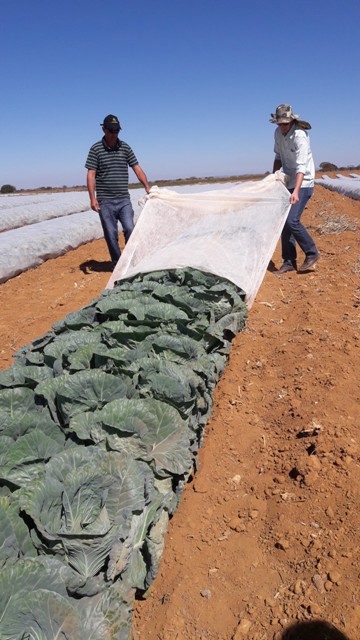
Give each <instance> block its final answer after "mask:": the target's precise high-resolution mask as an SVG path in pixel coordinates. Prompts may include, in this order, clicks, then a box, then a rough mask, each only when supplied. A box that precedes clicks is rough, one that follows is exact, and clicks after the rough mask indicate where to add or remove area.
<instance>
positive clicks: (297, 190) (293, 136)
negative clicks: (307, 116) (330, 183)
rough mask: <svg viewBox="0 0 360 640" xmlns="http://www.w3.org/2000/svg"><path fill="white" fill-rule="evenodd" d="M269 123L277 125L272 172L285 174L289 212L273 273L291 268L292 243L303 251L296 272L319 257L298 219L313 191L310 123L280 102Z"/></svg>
mask: <svg viewBox="0 0 360 640" xmlns="http://www.w3.org/2000/svg"><path fill="white" fill-rule="evenodd" d="M270 122H272V123H274V124H277V125H278V126H277V128H276V130H275V145H274V151H275V160H274V166H273V172H274V173H275V171H278V170H279V169H281V168H282V170H283V171H284V173H285V174H286V175H287V176H288V183H287V188H288V189H289V191H290V194H291V196H290V203H291V207H290V211H289V214H288V217H287V219H286V222H285V225H284V229H283V231H282V234H281V246H282V258H283V261H284V262H283V265H282V266H281V267H280V269H278V271H277V273H278V274H279V275H282V274H283V273H287V272H288V271H294V270H296V268H297V265H296V242H297V243H298V245H299V246H300V248H301V249H302V250H303V252H304V254H305V260H304V262H303V264H302V265H301V266H300V267H299V268H298V271H299V272H300V273H301V272H304V271H308V270H309V269H311V268H312V267H313V266H314V265H315V263H316V262H317V261H318V260H319V252H318V250H317V248H316V246H315V243H314V240H313V239H312V237H311V236H310V234H309V233H308V231H307V230H306V229H305V227H304V225H303V224H302V223H301V222H300V218H301V214H302V212H303V211H304V209H305V206H306V204H307V202H308V200H309V198H311V196H312V194H313V192H314V179H315V166H314V161H313V157H312V153H311V149H310V142H309V135H308V133H307V130H308V129H311V125H310V124H309V123H308V122H305V121H304V120H300V116H299V115H297V114H294V113H293V111H292V107H291V106H290V105H289V104H281V105H279V106H278V107H277V109H276V112H275V113H272V114H271V119H270Z"/></svg>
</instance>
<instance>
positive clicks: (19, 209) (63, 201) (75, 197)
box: [0, 188, 145, 231]
mask: <svg viewBox="0 0 360 640" xmlns="http://www.w3.org/2000/svg"><path fill="white" fill-rule="evenodd" d="M144 194H145V189H143V188H139V189H131V190H130V200H131V202H132V205H133V209H134V213H135V218H136V217H137V216H138V215H139V214H140V207H139V205H138V200H139V198H141V197H142V196H143V195H144ZM89 210H90V200H89V196H88V193H87V191H69V192H66V193H52V194H38V195H33V196H30V195H28V196H26V195H4V196H1V197H0V231H9V230H10V229H17V228H18V227H23V226H25V225H30V224H35V223H37V222H44V221H45V220H51V218H58V217H61V216H67V215H70V214H73V213H80V212H81V211H89Z"/></svg>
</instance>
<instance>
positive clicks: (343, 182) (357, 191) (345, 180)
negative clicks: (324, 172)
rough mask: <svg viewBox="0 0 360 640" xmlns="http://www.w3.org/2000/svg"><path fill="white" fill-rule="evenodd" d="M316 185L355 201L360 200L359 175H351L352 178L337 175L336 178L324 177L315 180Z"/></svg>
mask: <svg viewBox="0 0 360 640" xmlns="http://www.w3.org/2000/svg"><path fill="white" fill-rule="evenodd" d="M315 183H316V184H320V185H321V186H322V187H325V188H326V189H330V191H337V192H338V193H342V194H343V195H344V196H348V197H349V198H352V199H353V200H360V175H358V174H357V173H351V174H350V176H343V175H341V174H337V177H336V178H329V176H322V177H321V178H318V179H317V180H315Z"/></svg>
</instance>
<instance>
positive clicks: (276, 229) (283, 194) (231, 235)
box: [107, 172, 290, 307]
mask: <svg viewBox="0 0 360 640" xmlns="http://www.w3.org/2000/svg"><path fill="white" fill-rule="evenodd" d="M144 201H145V202H144V204H145V206H144V208H143V210H142V213H141V215H140V217H139V220H138V222H137V225H136V227H135V229H134V231H133V233H132V235H131V237H130V239H129V241H128V243H127V245H126V247H125V249H124V251H123V252H122V255H121V258H120V260H119V262H118V264H117V266H116V267H115V270H114V272H113V274H112V276H111V278H110V280H109V282H108V284H107V288H112V287H113V285H114V282H115V281H116V280H121V279H124V278H129V277H132V276H135V275H137V274H138V273H149V272H151V271H159V270H164V269H176V268H181V267H193V268H196V269H200V270H202V271H205V272H210V273H214V274H216V275H219V276H222V277H224V278H227V279H228V280H230V281H231V282H234V283H235V284H236V285H237V286H239V287H240V288H242V289H243V290H244V291H245V293H246V302H247V305H248V307H251V305H252V303H253V302H254V299H255V296H256V293H257V291H258V289H259V287H260V285H261V282H262V280H263V277H264V275H265V272H266V269H267V267H268V264H269V261H270V259H271V256H272V254H273V252H274V250H275V247H276V244H277V241H278V239H279V236H280V234H281V231H282V228H283V226H284V223H285V220H286V217H287V214H288V212H289V209H290V197H289V192H288V190H287V189H286V187H285V176H284V174H283V173H282V172H276V174H272V175H269V176H267V177H266V178H264V179H263V180H259V181H247V182H242V183H238V184H236V185H235V186H231V187H227V188H225V189H224V188H222V189H218V190H214V189H213V190H211V191H203V192H199V193H178V192H177V191H174V190H170V189H160V188H158V187H152V188H151V190H150V194H149V195H148V196H146V197H145V198H144Z"/></svg>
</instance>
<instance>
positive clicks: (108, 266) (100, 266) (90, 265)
mask: <svg viewBox="0 0 360 640" xmlns="http://www.w3.org/2000/svg"><path fill="white" fill-rule="evenodd" d="M113 268H114V267H113V264H112V262H110V261H103V262H100V261H98V260H87V261H86V262H82V263H81V265H80V269H81V271H82V272H83V273H93V272H94V271H97V272H100V271H101V272H102V271H108V272H109V273H111V272H112V270H113Z"/></svg>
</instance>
